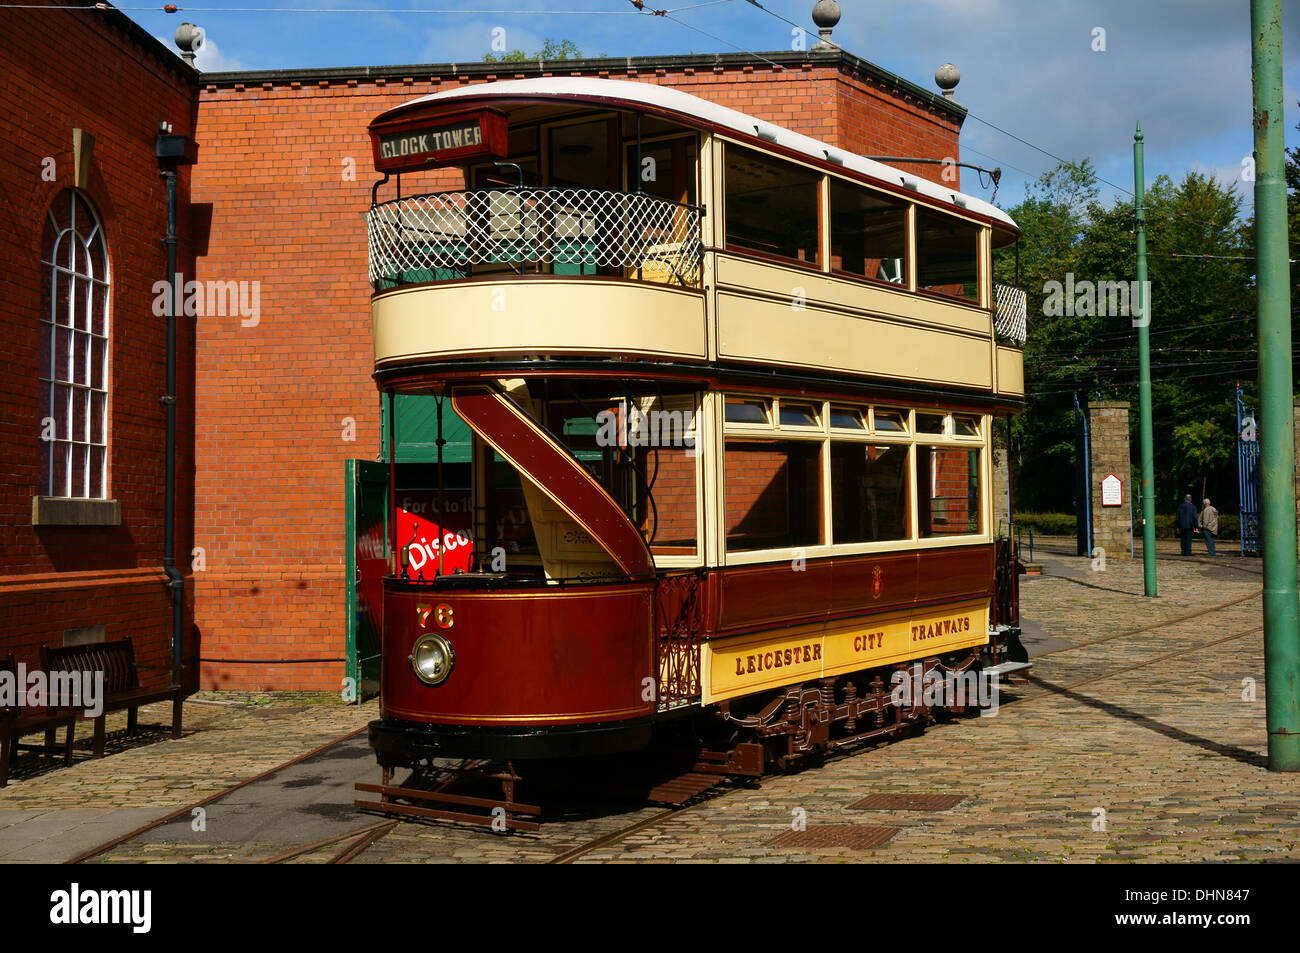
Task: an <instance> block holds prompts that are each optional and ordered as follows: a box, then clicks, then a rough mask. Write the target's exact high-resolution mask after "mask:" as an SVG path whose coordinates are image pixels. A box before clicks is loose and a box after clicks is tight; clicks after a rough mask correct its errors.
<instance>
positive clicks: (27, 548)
mask: <svg viewBox="0 0 1300 953" xmlns="http://www.w3.org/2000/svg"><path fill="white" fill-rule="evenodd" d="M123 20H125V17H123V16H121V15H120V14H117V15H113V14H104V13H87V12H77V13H67V14H64V13H60V12H57V11H45V12H36V11H8V12H6V13H4V15H3V21H2V22H3V28H4V31H5V42H3V43H0V127H2V128H3V129H4V136H3V139H2V140H0V262H3V263H4V268H3V271H2V273H0V289H3V293H0V334H2V335H3V339H4V342H5V353H4V360H3V362H0V406H3V407H4V413H3V414H2V415H0V477H2V478H0V618H3V619H4V626H3V628H0V652H10V651H12V652H14V653H15V655H17V656H18V659H19V660H20V661H24V662H26V663H28V664H29V665H31V664H35V662H36V658H37V655H36V651H37V647H38V646H39V645H40V644H41V643H43V642H44V643H49V644H51V645H58V644H61V642H62V638H63V630H64V629H67V628H74V627H80V626H87V625H97V624H101V623H103V624H105V625H106V626H107V633H106V634H107V637H108V638H109V639H117V638H122V637H124V636H128V635H129V636H131V637H132V638H133V639H134V640H135V642H136V646H137V654H138V656H139V657H140V658H141V660H142V661H148V662H150V663H151V664H158V663H162V662H163V661H170V658H169V657H168V656H169V654H170V640H171V608H170V606H171V600H170V597H169V595H168V593H167V591H166V589H165V588H164V577H163V575H162V573H161V564H162V543H163V472H164V466H163V464H164V457H163V454H164V441H163V413H162V409H161V405H160V404H159V398H160V397H161V396H162V394H163V392H164V390H165V376H164V375H165V353H166V352H165V330H166V328H165V320H164V319H162V318H157V317H155V316H154V314H153V306H152V305H153V297H154V296H153V291H152V286H153V283H154V282H155V281H158V280H161V279H163V278H164V277H165V270H166V262H165V257H164V252H163V246H162V244H161V239H162V237H163V235H164V232H165V229H166V194H165V190H164V185H163V180H162V178H161V177H160V176H159V170H158V162H157V159H155V157H154V137H155V135H156V133H157V131H158V128H157V123H158V121H159V120H161V119H166V120H168V121H170V122H171V123H172V124H173V126H174V131H175V132H177V133H180V134H183V135H189V134H191V133H192V130H193V119H194V108H195V107H194V89H193V87H192V86H190V85H189V84H188V83H187V81H186V80H185V78H184V77H183V76H182V75H180V74H179V73H178V72H177V71H176V70H175V69H174V68H173V67H172V61H173V60H174V57H171V54H169V53H166V52H165V51H161V50H160V49H159V48H158V47H157V45H156V44H154V43H152V41H149V42H145V39H146V38H142V37H140V36H139V35H138V34H135V33H133V31H131V30H130V29H129V28H126V27H124V26H123V25H122V24H121V21H123ZM74 126H75V127H79V128H81V129H84V130H85V131H86V132H88V133H89V134H90V135H92V136H93V137H94V139H95V143H94V165H93V169H92V175H91V180H90V182H89V185H88V188H87V189H86V193H87V195H88V196H89V198H90V201H91V203H92V204H93V205H94V207H95V210H96V211H97V213H98V215H99V217H100V221H101V223H102V225H103V228H104V233H105V235H106V237H107V242H108V252H109V257H110V268H111V276H112V288H111V301H112V303H111V306H110V310H109V348H110V378H109V379H110V384H109V387H110V390H109V476H108V486H109V494H110V495H111V496H112V497H114V498H116V499H117V500H119V501H120V502H121V508H122V525H121V526H117V527H72V526H58V527H51V526H43V527H33V526H32V497H33V496H34V495H36V494H37V493H43V492H44V485H43V479H42V478H43V474H42V473H41V472H40V466H39V461H40V452H39V451H40V443H39V435H40V423H39V417H40V413H39V388H38V384H37V378H38V375H39V370H38V364H39V357H40V337H39V329H40V323H39V322H40V314H41V298H42V295H41V287H42V285H41V281H42V277H43V273H44V269H43V268H42V266H41V263H40V262H41V253H42V249H41V236H42V227H43V222H44V220H45V215H46V210H47V209H48V208H49V206H50V203H51V202H52V201H53V200H54V199H55V198H56V196H59V195H60V194H61V193H62V192H63V191H64V190H65V189H67V188H69V187H71V186H72V185H73V184H74V182H75V178H74V168H73V154H72V130H73V127H74ZM47 157H49V158H52V159H53V160H54V165H53V169H54V173H55V174H54V177H53V181H47V180H46V179H45V178H43V176H42V171H43V169H44V168H46V167H47V166H46V165H45V164H44V160H45V159H46V158H47ZM187 179H188V173H182V175H181V182H180V188H179V192H180V196H181V200H180V227H181V236H182V239H181V243H180V248H179V261H180V263H181V267H182V268H184V269H185V270H186V272H187V273H190V272H192V270H193V269H192V255H191V251H190V248H189V242H188V240H187V237H186V236H188V234H189V204H188V201H187V199H186V197H185V196H186V194H187V188H188V187H187ZM179 341H180V347H179V354H180V368H181V372H180V377H179V380H180V388H179V398H180V401H179V408H180V412H179V414H178V435H179V440H178V454H177V461H178V471H179V472H180V473H182V474H185V473H188V472H189V471H190V469H191V467H192V465H193V447H192V407H193V401H192V393H193V378H192V374H191V373H190V370H189V361H190V355H191V354H192V351H193V336H192V334H191V333H190V332H189V331H188V330H187V329H186V326H185V322H184V321H182V322H181V323H180V339H179ZM192 500H193V497H192V487H191V485H190V484H189V483H188V482H187V481H186V480H184V479H182V480H181V481H180V482H179V484H178V492H177V499H176V512H177V543H176V551H177V553H178V564H179V565H180V566H181V567H186V566H188V563H189V552H190V546H191V538H192V533H191V530H192V524H191V520H190V516H189V514H190V513H191V509H192ZM160 677H163V676H160Z"/></svg>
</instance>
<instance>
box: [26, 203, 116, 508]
mask: <svg viewBox="0 0 1300 953" xmlns="http://www.w3.org/2000/svg"><path fill="white" fill-rule="evenodd" d="M65 202H66V203H67V205H68V225H67V226H66V227H60V225H59V221H58V219H57V218H56V216H55V209H56V208H57V207H58V206H59V204H60V203H65ZM46 217H47V219H48V221H49V225H50V228H51V231H52V233H53V240H52V242H51V243H49V244H48V245H46V246H45V247H43V248H42V249H41V265H42V270H43V274H42V280H43V281H46V282H48V285H47V292H48V293H47V295H46V296H43V299H42V300H43V301H48V309H47V310H45V311H44V312H43V313H42V314H41V328H40V333H41V334H44V335H47V336H48V337H47V339H46V340H47V341H48V345H49V347H48V352H46V351H45V349H44V348H43V349H42V355H43V357H46V356H47V357H48V360H47V361H45V362H44V363H43V366H41V367H40V369H39V378H38V379H39V386H41V387H42V388H44V389H45V393H44V395H43V397H44V401H43V407H44V409H45V416H44V418H43V419H42V420H41V439H42V442H43V444H44V446H45V447H46V452H45V453H44V454H43V455H42V456H43V458H44V460H43V462H44V473H42V474H41V481H42V486H43V489H44V491H45V494H46V495H47V496H50V497H55V498H63V499H95V500H106V499H109V486H108V438H109V386H108V385H109V370H108V367H109V358H110V352H109V343H110V342H109V332H110V324H109V317H110V314H111V301H110V296H111V291H112V279H111V275H110V266H109V256H108V243H107V242H106V241H105V239H104V230H103V227H102V225H101V224H100V221H99V218H98V216H97V215H96V214H95V210H94V207H93V206H92V205H91V203H90V200H89V198H88V197H87V196H86V195H85V194H84V193H82V192H80V191H78V190H76V189H67V190H65V191H64V192H62V193H60V194H59V196H58V197H57V198H56V199H55V200H54V202H53V203H52V204H51V206H50V208H49V209H47V211H46ZM83 219H88V221H87V220H83ZM60 278H62V279H63V281H62V283H66V288H67V294H66V296H61V295H60V287H61V281H60ZM87 292H89V293H87ZM100 309H102V312H103V313H102V314H101V313H99V312H100ZM61 337H62V338H63V340H60V338H61ZM61 358H63V359H64V360H65V361H66V363H64V361H61V360H60V359H61ZM60 365H62V366H60ZM78 402H80V405H81V406H80V407H78V406H77V404H78ZM78 410H80V414H78V413H77V411H78ZM96 421H98V426H96ZM77 424H79V425H80V426H76V425H77ZM74 430H75V431H77V432H74ZM60 462H61V463H62V477H61V479H59V480H57V481H56V479H55V475H56V472H57V471H58V469H59V463H60Z"/></svg>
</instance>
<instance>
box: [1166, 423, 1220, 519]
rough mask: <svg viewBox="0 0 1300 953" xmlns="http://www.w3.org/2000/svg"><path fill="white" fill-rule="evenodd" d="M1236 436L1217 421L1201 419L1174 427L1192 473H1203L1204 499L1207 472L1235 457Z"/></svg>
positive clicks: (1181, 454) (1176, 441)
mask: <svg viewBox="0 0 1300 953" xmlns="http://www.w3.org/2000/svg"><path fill="white" fill-rule="evenodd" d="M1233 443H1234V437H1233V435H1232V434H1230V433H1228V431H1226V430H1224V429H1223V428H1222V427H1221V426H1219V423H1218V421H1216V420H1202V421H1199V422H1196V423H1190V424H1182V425H1181V426H1178V427H1175V428H1174V448H1175V449H1176V450H1177V452H1178V456H1179V457H1181V458H1182V460H1183V461H1184V463H1185V470H1186V471H1189V475H1195V474H1196V473H1199V474H1200V476H1201V495H1200V496H1199V497H1197V499H1200V500H1203V499H1205V485H1206V479H1207V477H1206V474H1207V473H1208V472H1209V471H1210V470H1212V469H1213V468H1214V467H1215V466H1217V465H1218V464H1220V463H1224V462H1226V461H1227V460H1228V459H1229V458H1230V457H1231V456H1232V448H1233Z"/></svg>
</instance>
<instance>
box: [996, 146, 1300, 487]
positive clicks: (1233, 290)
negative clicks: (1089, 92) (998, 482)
mask: <svg viewBox="0 0 1300 953" xmlns="http://www.w3.org/2000/svg"><path fill="white" fill-rule="evenodd" d="M1297 172H1298V174H1300V169H1298V170H1297ZM1095 181H1096V180H1095V175H1093V174H1092V171H1091V166H1090V164H1089V163H1088V162H1087V161H1084V162H1081V163H1063V164H1061V165H1059V166H1058V167H1057V168H1056V169H1054V170H1052V171H1051V172H1049V173H1047V174H1046V175H1044V176H1043V177H1042V178H1040V179H1039V180H1038V182H1036V183H1034V185H1033V186H1031V187H1030V188H1029V189H1028V190H1027V195H1026V199H1025V201H1024V202H1023V203H1021V204H1020V205H1019V206H1016V207H1015V208H1012V209H1010V210H1009V211H1010V214H1011V216H1012V218H1014V219H1015V220H1016V222H1017V224H1019V225H1020V227H1021V229H1022V236H1021V241H1020V285H1021V287H1023V288H1024V289H1025V290H1026V291H1027V293H1028V295H1029V329H1028V330H1029V339H1028V341H1027V342H1026V346H1025V377H1026V383H1027V386H1028V390H1029V392H1028V394H1027V396H1026V406H1025V411H1024V413H1023V415H1022V416H1021V418H1020V422H1019V425H1018V428H1017V430H1016V431H1014V433H1013V436H1014V437H1015V438H1016V439H1015V444H1016V445H1017V446H1016V447H1015V452H1014V454H1013V460H1014V461H1015V463H1016V466H1017V473H1016V474H1015V481H1016V484H1015V485H1016V497H1017V500H1016V503H1017V506H1019V507H1021V508H1022V509H1026V510H1031V509H1033V510H1056V511H1067V512H1068V511H1069V509H1070V507H1071V504H1072V500H1073V487H1072V481H1069V480H1062V479H1061V478H1060V477H1061V474H1062V472H1063V471H1065V472H1068V471H1069V468H1071V467H1072V466H1073V465H1074V464H1075V463H1076V461H1075V459H1074V449H1073V432H1074V423H1073V419H1072V418H1073V404H1074V398H1075V395H1076V394H1077V395H1078V397H1079V400H1080V402H1081V403H1082V402H1084V401H1085V400H1087V399H1088V398H1090V397H1092V396H1105V397H1114V398H1118V399H1122V400H1128V401H1130V402H1131V403H1132V404H1134V405H1135V409H1136V403H1137V386H1136V385H1137V376H1138V374H1137V351H1136V344H1137V330H1136V328H1135V327H1134V325H1133V318H1134V317H1135V316H1136V315H1135V313H1134V312H1135V309H1134V308H1132V303H1130V309H1129V312H1128V313H1111V312H1110V311H1109V310H1108V311H1107V312H1106V313H1104V314H1103V313H1098V309H1093V308H1082V309H1078V310H1076V313H1073V314H1070V313H1062V312H1061V311H1060V310H1059V309H1057V310H1054V309H1050V308H1047V309H1045V308H1044V305H1045V303H1046V302H1047V296H1046V295H1045V294H1044V291H1045V287H1044V283H1045V282H1049V281H1054V282H1060V283H1065V282H1066V280H1067V277H1069V278H1070V279H1071V280H1073V281H1074V282H1090V283H1091V285H1089V287H1092V286H1096V285H1097V284H1098V283H1100V282H1124V283H1126V285H1127V283H1128V282H1130V281H1131V280H1132V278H1133V274H1134V268H1135V239H1134V231H1135V221H1134V218H1135V216H1134V209H1133V203H1132V202H1131V201H1118V202H1114V203H1111V204H1109V205H1103V204H1102V203H1101V202H1099V201H1098V199H1097V189H1096V185H1095ZM1297 181H1298V182H1300V178H1298V179H1297ZM1146 203H1147V222H1148V224H1147V251H1148V277H1149V279H1150V282H1151V300H1152V305H1153V307H1152V319H1151V326H1150V331H1151V334H1150V342H1151V367H1152V404H1153V419H1154V421H1155V445H1154V450H1155V460H1154V463H1155V472H1154V479H1155V481H1156V489H1157V493H1159V494H1160V497H1161V501H1162V505H1163V504H1164V503H1166V502H1170V503H1171V502H1172V501H1173V500H1176V499H1177V498H1178V497H1179V496H1181V492H1179V490H1178V488H1179V486H1180V485H1184V481H1189V480H1191V479H1194V478H1195V477H1196V476H1200V477H1201V478H1202V480H1203V488H1202V492H1203V493H1204V490H1205V488H1206V487H1208V488H1209V489H1210V495H1211V496H1215V495H1216V494H1217V495H1219V496H1226V495H1227V494H1225V493H1223V492H1221V489H1226V487H1227V486H1228V485H1229V484H1230V483H1233V482H1234V480H1233V473H1232V468H1231V467H1230V466H1228V465H1227V459H1228V457H1229V456H1230V455H1231V441H1232V438H1231V436H1230V435H1229V434H1230V431H1232V430H1233V429H1235V428H1234V424H1235V421H1234V420H1233V416H1232V415H1233V395H1232V385H1233V383H1234V381H1236V380H1238V379H1241V380H1242V384H1243V390H1245V391H1247V400H1248V401H1249V400H1251V399H1252V398H1253V393H1254V384H1253V379H1254V377H1255V374H1254V367H1255V363H1256V361H1257V349H1256V344H1255V339H1254V328H1253V324H1252V323H1251V320H1250V319H1251V317H1252V316H1253V314H1254V290H1253V274H1252V272H1253V261H1252V260H1251V258H1250V256H1251V254H1252V252H1251V248H1250V245H1251V241H1250V236H1249V233H1248V230H1247V229H1246V228H1245V227H1244V226H1243V223H1242V221H1241V214H1240V213H1241V201H1240V197H1239V196H1238V195H1237V194H1236V193H1235V192H1234V191H1232V190H1230V189H1226V188H1224V187H1222V186H1221V185H1219V183H1218V182H1216V181H1215V180H1213V179H1212V178H1209V177H1206V176H1202V175H1198V174H1195V173H1190V174H1188V175H1187V176H1185V177H1184V178H1183V180H1182V182H1181V183H1178V184H1175V183H1174V182H1173V181H1172V180H1171V179H1169V178H1168V177H1163V176H1162V177H1160V178H1158V179H1157V180H1156V181H1155V182H1154V183H1152V184H1151V187H1150V189H1149V190H1148V192H1147V199H1146ZM1188 256H1197V257H1188ZM1202 256H1213V257H1202ZM1014 266H1015V262H1014V256H1013V254H1011V253H1009V252H1008V251H1007V250H1004V251H1003V252H1000V253H999V258H998V260H997V261H996V262H995V270H994V274H995V277H996V280H998V281H1001V282H1005V283H1009V284H1014V283H1015V278H1014V274H1015V267H1014ZM1125 290H1127V289H1125ZM1111 303H1112V304H1113V303H1114V302H1113V301H1112V302H1111ZM1131 420H1132V421H1133V425H1134V428H1135V429H1134V435H1133V436H1134V441H1133V445H1134V447H1135V448H1136V446H1137V440H1136V436H1137V434H1136V428H1137V426H1138V423H1139V420H1138V415H1137V413H1136V412H1135V413H1133V414H1132V415H1131ZM1215 427H1217V428H1218V430H1217V431H1216V430H1215V429H1214V428H1215ZM1180 428H1183V429H1181V430H1180ZM1175 431H1178V432H1179V433H1180V434H1181V436H1180V437H1179V436H1175ZM1216 434H1217V436H1216ZM1183 492H1185V491H1183Z"/></svg>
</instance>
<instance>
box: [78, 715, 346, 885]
mask: <svg viewBox="0 0 1300 953" xmlns="http://www.w3.org/2000/svg"><path fill="white" fill-rule="evenodd" d="M366 730H367V729H366V728H364V727H363V728H358V729H356V730H355V731H349V732H348V733H347V734H345V735H340V736H339V737H337V738H335V739H333V740H332V741H327V742H325V743H324V744H323V745H320V746H319V747H316V748H313V749H312V750H311V751H308V752H307V753H306V754H301V755H299V756H298V757H296V758H292V759H290V760H288V761H285V762H284V763H282V764H277V765H275V766H274V767H271V768H267V769H266V770H265V771H263V772H262V773H261V774H256V775H254V776H253V777H251V778H245V779H244V780H243V781H240V782H238V783H237V784H232V785H230V786H229V787H227V788H223V789H222V790H220V791H217V792H216V793H215V794H210V795H208V796H207V797H205V798H203V799H202V800H200V801H195V802H194V803H193V804H187V805H186V806H185V807H182V808H178V809H177V810H175V811H172V812H171V813H170V814H167V815H165V816H163V817H160V818H158V819H157V820H153V821H150V822H149V823H148V824H144V825H142V826H140V827H137V828H136V829H135V830H133V831H130V832H129V833H126V834H123V835H122V836H120V837H115V838H113V839H112V840H110V841H107V842H105V843H103V844H100V845H99V846H98V847H92V848H91V849H90V850H88V851H84V852H82V853H80V854H78V855H77V856H76V857H73V858H72V859H71V860H66V861H64V863H65V864H83V863H85V862H86V861H88V860H93V859H94V858H96V857H98V856H100V855H101V854H106V853H108V852H109V851H110V850H112V849H113V848H115V847H119V846H121V845H122V844H125V843H127V842H129V841H132V840H135V839H136V838H138V837H141V836H143V835H144V834H147V833H149V832H150V831H152V830H156V829H157V828H159V827H163V826H165V825H167V824H170V823H172V822H173V821H177V820H180V819H181V818H182V817H186V816H190V815H192V814H193V813H194V811H195V810H197V809H199V808H206V807H207V806H208V805H209V804H212V803H214V802H216V801H219V800H221V799H222V798H223V797H226V796H228V795H230V794H233V793H235V792H236V791H238V790H240V789H241V788H246V787H248V786H249V785H250V784H256V783H257V782H258V781H265V780H266V779H267V778H269V777H271V776H273V775H275V774H277V773H279V772H280V771H283V770H284V769H285V768H291V767H293V766H294V765H296V764H301V763H302V762H304V761H306V760H308V759H309V758H314V757H315V756H316V755H319V754H322V753H323V752H326V751H328V750H329V749H330V748H333V747H334V746H335V745H339V744H342V743H343V742H345V741H351V740H352V739H353V738H355V737H357V736H358V735H361V734H364V733H365V732H366Z"/></svg>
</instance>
